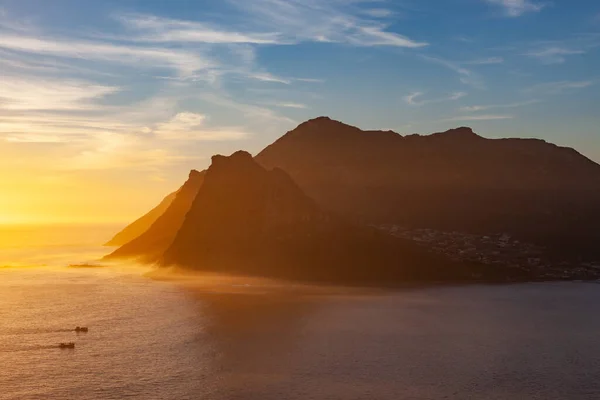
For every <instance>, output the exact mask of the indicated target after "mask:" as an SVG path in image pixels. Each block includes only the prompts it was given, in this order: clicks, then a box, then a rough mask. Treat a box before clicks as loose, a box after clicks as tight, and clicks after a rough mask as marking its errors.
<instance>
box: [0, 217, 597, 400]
mask: <svg viewBox="0 0 600 400" xmlns="http://www.w3.org/2000/svg"><path fill="white" fill-rule="evenodd" d="M61 229H62V230H63V232H62V233H60V232H59V231H60V230H55V231H54V233H52V232H51V231H52V229H50V230H45V231H44V232H45V233H42V232H40V231H36V233H35V234H36V235H38V237H39V238H40V239H39V240H38V242H37V243H35V246H33V245H32V246H26V245H24V243H21V244H19V243H17V240H16V239H17V238H18V236H17V235H14V236H13V238H14V239H15V241H14V243H13V244H12V245H11V246H4V248H3V249H2V250H1V251H0V255H1V257H2V258H0V265H4V266H5V267H2V268H0V365H2V369H1V370H0V388H1V389H0V398H2V399H3V400H4V399H123V398H136V399H199V398H202V399H219V400H220V399H308V398H311V399H442V398H446V399H466V398H469V399H507V400H508V399H511V400H512V399H545V400H546V399H565V398H568V399H593V398H600V381H598V379H597V376H598V375H600V335H598V333H599V332H600V320H599V319H598V318H595V315H596V304H598V302H599V301H600V287H599V286H598V285H597V284H592V283H547V284H545V283H538V284H518V285H506V286H502V285H498V286H483V285H473V286H463V287H445V288H410V289H403V290H397V291H373V290H369V291H364V290H357V289H353V290H349V289H343V288H315V287H306V286H302V285H287V284H284V283H281V282H274V281H265V280H259V279H247V278H235V279H234V278H225V277H216V276H210V277H206V276H202V275H195V276H190V275H188V276H186V277H185V278H182V279H179V278H176V277H175V276H174V275H169V276H168V278H169V279H165V278H166V277H165V276H161V279H160V280H157V279H151V278H149V277H148V271H149V269H148V268H141V267H139V266H134V265H129V266H127V265H123V266H120V267H113V266H107V267H103V268H69V267H67V266H68V265H71V264H81V263H92V262H93V261H94V260H96V259H98V258H99V257H100V256H102V255H103V254H105V253H106V252H107V251H109V250H110V249H106V248H102V247H101V246H98V245H99V244H101V243H102V242H103V241H104V240H106V239H108V237H109V236H110V234H111V233H112V232H114V230H111V229H109V228H107V227H104V228H100V227H99V228H98V230H95V231H94V232H93V233H90V231H88V230H87V229H89V228H87V227H86V228H85V229H86V232H87V233H85V232H80V233H79V234H78V233H76V232H75V230H74V231H71V236H70V237H69V235H67V234H66V233H65V231H64V227H62V228H61ZM70 229H71V228H70ZM73 229H74V228H73ZM102 229H106V231H105V232H102V231H101V230H102ZM21 232H25V231H21ZM22 234H23V235H29V236H28V237H29V238H33V237H34V236H32V235H33V234H34V232H33V230H30V231H29V233H22ZM67 239H68V240H67ZM31 242H33V241H31ZM77 325H80V326H88V327H89V329H90V330H89V332H88V333H76V332H73V328H74V327H75V326H77ZM66 341H73V342H75V343H76V347H75V349H72V350H71V349H59V348H58V347H57V344H58V343H60V342H66Z"/></svg>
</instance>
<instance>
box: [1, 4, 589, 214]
mask: <svg viewBox="0 0 600 400" xmlns="http://www.w3.org/2000/svg"><path fill="white" fill-rule="evenodd" d="M0 72H1V75H0V142H1V145H0V167H1V168H2V172H1V173H0V223H21V222H27V223H34V222H44V223H50V222H69V223H71V222H80V223H84V222H128V221H130V220H131V219H133V218H136V217H138V216H139V215H141V214H143V213H144V212H146V211H147V210H148V209H149V208H151V207H152V206H154V205H155V204H156V203H157V202H158V201H159V200H160V199H161V198H162V197H163V196H165V195H166V194H167V193H168V192H171V191H173V190H175V189H176V188H177V187H178V186H179V185H181V184H182V183H183V181H184V180H185V178H186V177H187V173H188V171H189V169H191V168H196V169H203V168H205V167H206V166H207V165H208V163H209V162H210V156H211V155H213V154H215V153H231V152H233V151H235V150H238V149H246V150H248V151H250V152H253V153H256V152H257V151H259V150H260V149H262V148H263V147H265V146H266V145H267V144H269V143H271V142H272V141H273V140H275V139H276V138H277V137H278V136H280V135H282V134H283V133H285V132H286V131H288V130H290V129H292V128H294V127H295V126H296V125H297V124H298V123H300V122H302V121H304V120H306V119H309V118H313V117H316V116H319V115H328V116H330V117H332V118H335V119H338V120H342V121H344V122H346V123H349V124H352V125H357V126H359V127H361V128H365V129H367V128H368V129H393V130H395V131H397V132H399V133H402V134H406V133H415V132H418V133H430V132H435V131H441V130H446V129H449V128H452V127H456V126H462V125H468V126H472V127H473V128H474V129H475V130H476V131H477V132H478V133H480V134H481V135H483V136H486V137H513V136H518V137H537V138H542V139H545V140H548V141H551V142H554V143H557V144H561V145H568V146H571V147H575V148H577V149H578V150H579V151H580V152H582V153H583V154H585V155H587V156H588V157H590V158H592V159H594V160H595V161H600V128H599V127H600V90H599V89H600V2H598V1H597V0H548V1H545V0H362V1H361V0H328V1H323V0H218V1H217V0H211V1H208V0H206V1H202V0H195V1H193V0H169V1H163V0H160V1H159V0H102V1H100V0H52V1H49V0H0Z"/></svg>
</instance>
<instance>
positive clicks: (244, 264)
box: [162, 152, 481, 284]
mask: <svg viewBox="0 0 600 400" xmlns="http://www.w3.org/2000/svg"><path fill="white" fill-rule="evenodd" d="M162 263H163V264H166V265H172V264H176V265H180V266H185V267H189V268H195V269H200V270H205V271H216V272H227V273H236V274H246V275H258V276H267V277H277V278H288V279H299V280H310V281H328V282H345V283H358V284H371V283H382V282H388V283H391V282H399V281H431V280H445V281H453V280H455V281H464V280H470V279H473V274H478V273H480V272H481V271H480V270H479V269H477V268H475V267H468V266H464V265H455V264H453V263H451V262H449V261H447V260H446V259H444V258H441V257H436V256H433V255H431V254H429V253H427V252H426V251H425V250H424V249H422V248H420V247H419V246H417V245H415V244H413V243H412V242H409V241H404V240H401V239H397V238H393V237H391V236H388V235H385V234H381V233H380V232H378V231H376V230H374V229H371V228H367V227H357V226H354V225H352V224H349V223H346V222H344V221H343V220H341V219H338V218H337V217H334V216H332V215H331V214H330V213H327V212H324V211H322V210H321V209H320V208H319V207H318V206H317V204H316V203H315V202H314V201H313V200H311V199H310V198H308V197H307V196H306V195H304V193H303V192H302V190H301V189H300V188H299V187H298V186H297V185H296V184H295V183H294V182H293V181H292V179H291V178H290V177H289V176H288V175H287V174H286V173H285V172H283V171H281V170H279V169H274V170H271V171H267V170H266V169H264V168H263V167H261V166H260V165H259V164H257V163H256V162H255V161H254V160H253V158H252V156H251V155H250V154H248V153H246V152H237V153H234V154H233V155H231V156H230V157H224V156H215V157H213V160H212V165H211V166H210V168H209V169H208V170H207V173H206V176H205V179H204V183H203V185H202V187H201V189H200V190H199V191H198V194H197V196H196V199H195V200H194V202H193V204H192V207H191V209H190V211H189V212H188V214H187V216H186V218H185V221H184V222H183V225H182V227H181V229H180V230H179V232H178V233H177V235H176V237H175V239H174V240H173V243H172V244H171V245H170V246H169V248H168V249H167V251H166V252H165V254H164V257H162Z"/></svg>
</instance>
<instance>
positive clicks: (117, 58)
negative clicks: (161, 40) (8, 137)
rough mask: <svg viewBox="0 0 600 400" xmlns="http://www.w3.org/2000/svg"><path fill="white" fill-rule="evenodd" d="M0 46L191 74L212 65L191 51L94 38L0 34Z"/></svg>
mask: <svg viewBox="0 0 600 400" xmlns="http://www.w3.org/2000/svg"><path fill="white" fill-rule="evenodd" d="M0 48H3V49H9V50H14V51H19V52H25V53H33V54H41V55H52V56H58V57H64V58H71V59H86V60H94V61H102V62H108V63H113V64H125V65H132V66H135V67H136V68H144V69H147V68H170V69H174V70H176V71H178V72H179V73H181V74H193V73H194V72H196V71H199V70H203V69H207V68H209V67H211V66H213V63H212V61H210V60H209V59H207V58H204V57H202V56H200V55H199V54H197V53H194V52H191V51H185V50H174V49H166V48H152V47H141V46H124V45H119V44H114V43H108V42H98V41H81V40H73V39H59V38H55V39H49V38H37V37H31V36H23V35H11V34H0Z"/></svg>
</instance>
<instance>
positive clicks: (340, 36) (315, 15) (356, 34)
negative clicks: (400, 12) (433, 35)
mask: <svg viewBox="0 0 600 400" xmlns="http://www.w3.org/2000/svg"><path fill="white" fill-rule="evenodd" d="M228 1H229V3H231V4H232V5H233V6H235V7H237V8H238V9H239V10H241V11H242V12H244V13H245V14H246V15H247V16H248V22H249V23H250V24H251V25H253V26H256V27H257V28H259V29H261V30H264V31H267V32H278V33H280V34H281V36H280V38H282V39H283V41H284V42H292V43H297V42H305V41H311V42H329V43H347V44H351V45H355V46H394V47H406V48H419V47H424V46H427V45H428V43H426V42H424V41H419V40H414V39H411V38H409V37H407V36H404V35H401V34H399V33H396V32H392V31H390V30H388V28H389V24H388V23H387V22H384V21H382V20H381V19H382V18H384V17H387V16H388V15H387V14H386V15H385V16H384V15H382V14H383V12H381V11H378V12H375V13H373V12H372V13H371V15H365V13H364V10H361V9H357V8H353V6H354V5H355V3H359V2H361V1H337V0H336V1H328V2H324V1H320V0H293V1H286V0H254V1H247V0H228ZM362 2H365V1H362ZM376 14H379V15H376Z"/></svg>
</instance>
